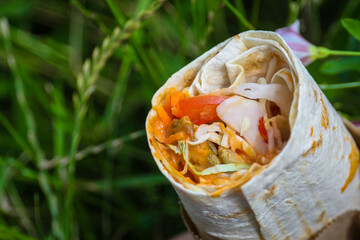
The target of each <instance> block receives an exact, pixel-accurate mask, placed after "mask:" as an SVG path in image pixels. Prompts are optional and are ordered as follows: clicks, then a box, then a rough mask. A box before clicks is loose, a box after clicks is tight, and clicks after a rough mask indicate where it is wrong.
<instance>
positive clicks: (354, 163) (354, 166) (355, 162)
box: [341, 140, 359, 193]
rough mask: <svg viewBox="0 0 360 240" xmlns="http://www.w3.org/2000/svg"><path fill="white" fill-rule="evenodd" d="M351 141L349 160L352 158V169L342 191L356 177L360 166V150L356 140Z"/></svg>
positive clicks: (342, 190)
mask: <svg viewBox="0 0 360 240" xmlns="http://www.w3.org/2000/svg"><path fill="white" fill-rule="evenodd" d="M350 141H351V152H350V154H349V160H350V169H349V176H348V177H347V179H346V181H345V184H344V186H343V187H342V188H341V192H342V193H343V192H344V191H345V189H346V188H347V186H348V185H349V183H350V182H351V181H352V180H353V179H354V177H355V174H356V171H357V169H358V166H359V151H358V149H357V148H356V146H355V144H354V141H353V140H350Z"/></svg>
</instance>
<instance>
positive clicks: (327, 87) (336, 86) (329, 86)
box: [320, 82, 360, 90]
mask: <svg viewBox="0 0 360 240" xmlns="http://www.w3.org/2000/svg"><path fill="white" fill-rule="evenodd" d="M354 87H360V82H349V83H336V84H320V88H321V89H322V90H334V89H344V88H354Z"/></svg>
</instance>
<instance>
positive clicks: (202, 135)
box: [148, 37, 294, 195]
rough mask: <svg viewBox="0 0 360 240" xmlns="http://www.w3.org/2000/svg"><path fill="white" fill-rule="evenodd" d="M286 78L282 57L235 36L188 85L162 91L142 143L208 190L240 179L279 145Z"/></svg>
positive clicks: (177, 174)
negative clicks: (146, 140)
mask: <svg viewBox="0 0 360 240" xmlns="http://www.w3.org/2000/svg"><path fill="white" fill-rule="evenodd" d="M293 91H294V80H293V77H292V74H291V70H290V69H289V67H288V65H287V63H286V60H285V59H284V57H283V54H282V53H281V52H279V51H278V50H277V49H276V48H274V47H272V46H268V45H261V46H255V47H251V46H248V45H247V44H246V41H243V40H241V39H239V38H237V37H235V38H233V39H232V40H231V41H230V42H229V43H228V44H227V45H226V46H225V47H223V48H222V49H221V51H219V52H218V53H217V54H215V55H214V56H212V57H211V58H210V59H208V60H207V62H206V63H205V64H204V65H203V67H202V68H201V70H200V71H199V72H198V73H197V76H196V77H195V79H194V80H193V81H192V83H191V85H190V86H188V87H185V88H183V89H176V88H175V87H170V88H167V89H164V90H163V95H162V96H161V100H160V101H159V102H158V104H157V105H156V106H154V107H153V110H155V112H156V114H155V115H154V116H153V117H151V118H150V119H149V123H148V129H149V134H150V143H151V145H152V146H153V147H154V149H155V152H156V154H157V156H156V157H157V158H159V159H161V162H162V163H163V165H164V167H165V168H166V169H167V170H168V171H169V172H170V173H171V174H172V175H173V177H174V178H175V179H177V180H178V181H179V182H181V183H182V184H184V185H185V186H187V187H188V188H192V189H194V188H196V189H197V190H199V189H200V190H201V189H202V190H204V191H206V192H210V193H212V194H213V195H216V194H219V193H221V192H222V191H223V190H224V189H227V188H233V187H235V186H238V185H241V184H243V183H245V182H246V181H248V180H249V179H250V178H251V177H252V176H253V175H254V174H257V173H256V172H259V170H261V169H262V168H263V167H266V165H267V164H269V163H271V161H272V159H273V158H274V157H275V156H276V155H278V154H279V152H280V151H281V150H282V149H283V148H284V146H285V144H286V142H287V141H288V139H289V137H290V125H289V114H290V109H291V104H292V100H293Z"/></svg>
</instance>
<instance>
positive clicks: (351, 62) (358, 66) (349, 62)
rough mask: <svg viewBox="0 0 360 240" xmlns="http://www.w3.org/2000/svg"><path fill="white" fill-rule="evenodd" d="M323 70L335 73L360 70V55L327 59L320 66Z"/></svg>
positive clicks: (325, 72) (326, 72)
mask: <svg viewBox="0 0 360 240" xmlns="http://www.w3.org/2000/svg"><path fill="white" fill-rule="evenodd" d="M320 70H321V72H323V73H324V74H328V75H335V74H339V73H343V72H348V71H360V57H345V58H340V59H334V60H329V61H326V62H325V63H324V64H322V65H321V67H320Z"/></svg>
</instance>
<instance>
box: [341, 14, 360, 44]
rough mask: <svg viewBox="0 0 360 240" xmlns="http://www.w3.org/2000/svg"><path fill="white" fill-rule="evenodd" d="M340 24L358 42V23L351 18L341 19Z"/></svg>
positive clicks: (359, 24) (359, 28) (359, 29)
mask: <svg viewBox="0 0 360 240" xmlns="http://www.w3.org/2000/svg"><path fill="white" fill-rule="evenodd" d="M341 23H342V25H343V26H344V28H345V29H346V30H347V31H348V32H349V33H350V34H351V35H352V36H353V37H354V38H356V39H357V40H358V41H360V21H359V20H356V19H352V18H343V19H341Z"/></svg>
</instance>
